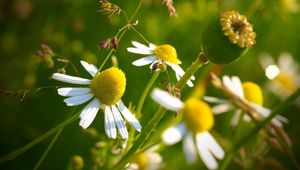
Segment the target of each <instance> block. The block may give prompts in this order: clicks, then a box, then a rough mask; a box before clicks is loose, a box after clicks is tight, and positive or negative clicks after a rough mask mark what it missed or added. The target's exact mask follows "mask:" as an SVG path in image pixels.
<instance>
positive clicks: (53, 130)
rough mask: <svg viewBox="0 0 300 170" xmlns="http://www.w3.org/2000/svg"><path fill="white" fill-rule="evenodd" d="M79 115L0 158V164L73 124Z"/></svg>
mask: <svg viewBox="0 0 300 170" xmlns="http://www.w3.org/2000/svg"><path fill="white" fill-rule="evenodd" d="M79 114H80V112H79V113H77V114H75V115H73V116H72V117H70V118H69V119H67V120H65V121H64V122H62V123H61V124H59V125H58V126H56V127H54V128H53V129H51V130H50V131H48V132H46V133H45V134H43V135H42V136H40V137H38V138H37V139H35V140H34V141H32V142H30V143H29V144H27V145H25V146H23V147H22V148H19V149H17V150H15V151H13V152H11V153H9V154H7V155H5V156H3V157H1V158H0V163H3V162H5V161H8V160H12V159H14V158H15V157H17V156H19V155H20V154H22V153H24V152H26V151H27V150H29V149H30V148H32V147H33V146H35V145H37V144H39V143H40V142H42V141H43V140H45V139H47V138H48V137H49V136H51V135H53V134H54V133H55V132H57V131H59V130H60V129H62V128H64V127H66V126H67V125H69V124H70V123H72V122H74V121H75V120H77V119H78V118H79Z"/></svg>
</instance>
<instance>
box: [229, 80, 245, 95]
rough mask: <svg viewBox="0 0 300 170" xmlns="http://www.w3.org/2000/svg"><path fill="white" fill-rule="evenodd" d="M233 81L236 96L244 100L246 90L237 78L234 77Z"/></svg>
mask: <svg viewBox="0 0 300 170" xmlns="http://www.w3.org/2000/svg"><path fill="white" fill-rule="evenodd" d="M231 81H232V85H233V86H234V91H235V94H236V95H237V96H239V97H240V98H244V90H243V86H242V83H241V80H240V79H239V78H238V77H237V76H232V78H231Z"/></svg>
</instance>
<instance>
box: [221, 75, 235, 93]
mask: <svg viewBox="0 0 300 170" xmlns="http://www.w3.org/2000/svg"><path fill="white" fill-rule="evenodd" d="M222 79H223V84H224V85H225V87H227V88H228V89H229V90H230V91H231V92H233V93H234V94H235V89H234V85H233V84H232V82H231V79H230V78H229V77H228V76H227V75H225V76H223V77H222Z"/></svg>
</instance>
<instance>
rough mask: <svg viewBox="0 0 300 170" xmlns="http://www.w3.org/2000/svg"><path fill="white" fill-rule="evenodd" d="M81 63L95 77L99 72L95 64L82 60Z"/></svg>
mask: <svg viewBox="0 0 300 170" xmlns="http://www.w3.org/2000/svg"><path fill="white" fill-rule="evenodd" d="M80 63H81V64H82V66H83V67H84V68H85V69H86V71H88V72H89V73H90V75H92V76H93V77H94V76H95V74H96V73H97V72H98V69H97V67H96V66H94V65H93V64H89V63H87V62H85V61H80Z"/></svg>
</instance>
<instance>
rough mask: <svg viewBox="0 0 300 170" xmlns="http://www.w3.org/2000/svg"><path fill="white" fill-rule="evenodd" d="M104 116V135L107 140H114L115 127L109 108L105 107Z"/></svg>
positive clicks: (115, 134)
mask: <svg viewBox="0 0 300 170" xmlns="http://www.w3.org/2000/svg"><path fill="white" fill-rule="evenodd" d="M104 115H105V119H104V127H105V133H106V135H107V136H108V137H109V138H113V139H116V137H117V130H116V125H115V120H114V117H113V113H112V111H111V110H110V107H109V106H106V107H105V109H104Z"/></svg>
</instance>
